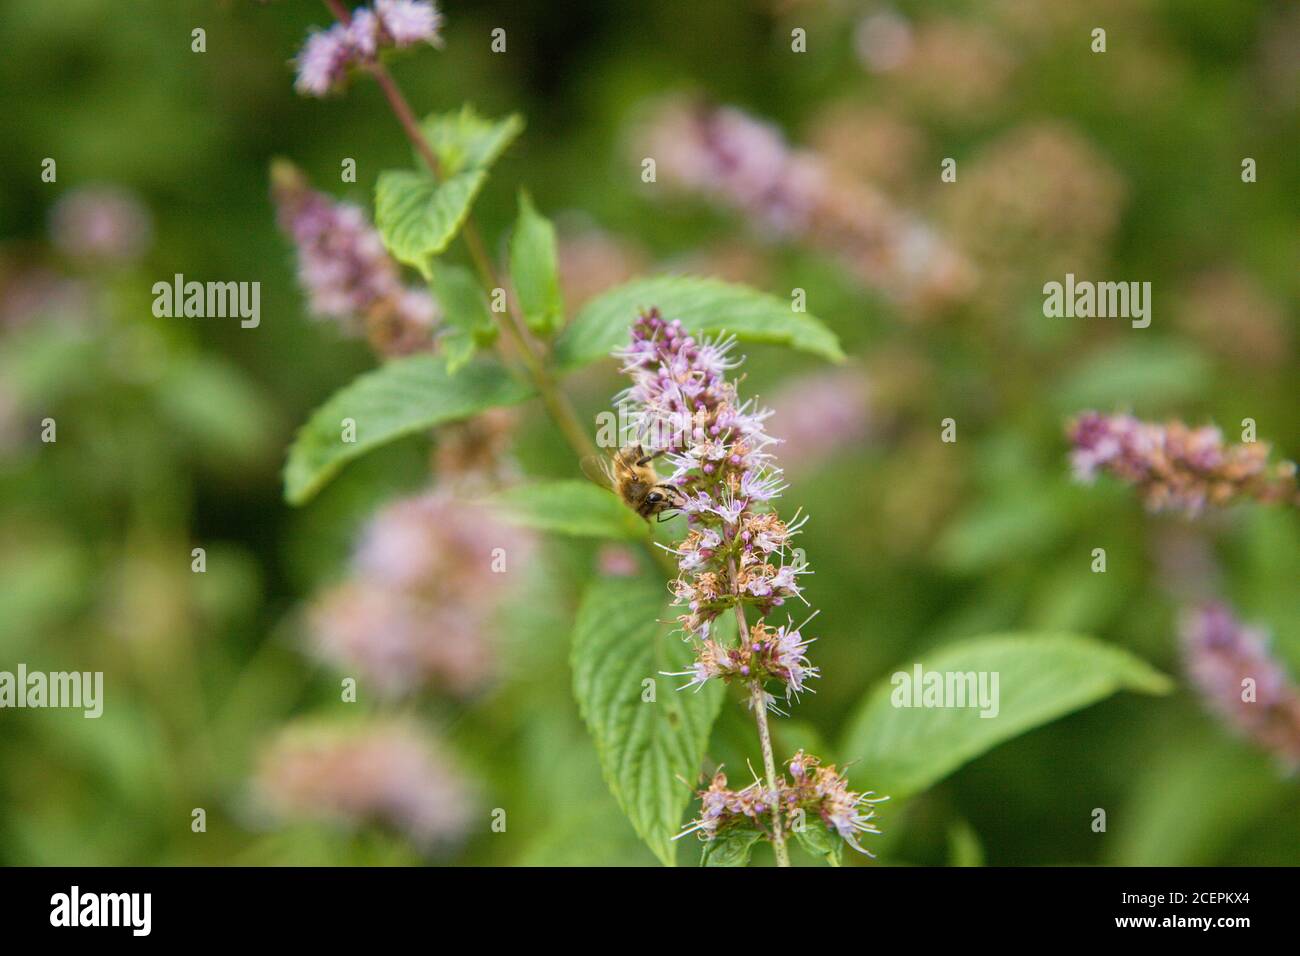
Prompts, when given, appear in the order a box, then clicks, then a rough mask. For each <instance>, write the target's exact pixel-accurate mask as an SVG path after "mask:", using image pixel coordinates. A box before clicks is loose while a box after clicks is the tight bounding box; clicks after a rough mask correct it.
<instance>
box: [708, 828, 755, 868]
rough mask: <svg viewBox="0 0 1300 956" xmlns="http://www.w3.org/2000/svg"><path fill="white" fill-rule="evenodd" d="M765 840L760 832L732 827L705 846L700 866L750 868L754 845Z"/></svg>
mask: <svg viewBox="0 0 1300 956" xmlns="http://www.w3.org/2000/svg"><path fill="white" fill-rule="evenodd" d="M761 839H763V833H762V831H760V830H754V829H751V828H749V827H732V828H731V829H729V830H723V831H722V832H721V833H719V834H718V835H717V836H715V837H714V838H713V839H712V840H708V841H706V842H705V844H704V852H703V853H702V854H701V855H700V866H748V865H749V855H750V853H752V852H753V850H754V844H755V843H757V842H758V841H759V840H761Z"/></svg>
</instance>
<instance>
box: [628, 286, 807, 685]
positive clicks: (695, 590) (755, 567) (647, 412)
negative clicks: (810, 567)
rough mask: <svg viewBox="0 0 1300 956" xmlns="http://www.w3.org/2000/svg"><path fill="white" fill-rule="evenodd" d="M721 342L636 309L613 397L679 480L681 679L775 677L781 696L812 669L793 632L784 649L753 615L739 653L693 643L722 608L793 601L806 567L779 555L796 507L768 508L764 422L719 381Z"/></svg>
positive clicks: (724, 363) (728, 362)
mask: <svg viewBox="0 0 1300 956" xmlns="http://www.w3.org/2000/svg"><path fill="white" fill-rule="evenodd" d="M733 345H734V342H733V341H732V340H729V339H724V340H721V341H700V340H697V339H696V338H695V337H693V336H691V335H690V334H688V333H687V332H686V330H685V328H684V327H683V326H682V325H681V323H680V322H676V321H667V320H665V319H664V318H663V317H662V316H661V315H660V314H659V312H658V311H657V310H651V311H650V312H647V313H644V314H643V315H642V316H641V317H640V318H639V319H638V320H637V322H636V323H635V324H634V325H633V327H632V334H631V341H630V342H629V344H628V345H627V347H626V348H623V349H621V350H620V351H619V352H618V353H617V356H618V357H619V358H620V359H621V360H622V367H623V370H624V372H626V373H628V374H629V375H630V376H631V378H632V384H631V385H630V386H629V387H628V388H627V389H626V390H624V391H623V392H622V393H621V394H620V395H619V396H617V399H616V400H617V401H619V402H620V403H625V404H629V405H630V409H628V411H629V414H628V416H627V417H628V418H629V419H630V420H631V422H632V423H633V429H634V438H635V439H636V440H638V441H640V442H641V443H642V444H643V445H644V446H645V447H647V448H656V449H662V450H664V451H666V452H667V455H666V456H665V457H666V459H667V460H668V462H669V464H670V465H671V467H673V469H674V472H673V475H672V479H671V480H672V481H673V482H674V483H675V484H676V485H677V487H679V488H680V489H681V494H682V498H681V504H680V509H679V510H681V511H682V512H683V513H684V514H685V515H686V517H687V524H688V528H689V531H688V533H687V536H686V537H685V538H684V539H683V540H682V541H681V542H680V543H679V544H678V545H677V547H675V548H672V549H670V551H671V553H673V554H674V555H676V557H677V567H678V577H677V580H676V581H675V582H674V584H673V587H672V590H673V594H674V595H675V597H676V603H677V605H678V606H679V607H681V608H683V609H684V611H685V613H683V614H682V615H681V616H680V617H679V618H678V621H679V623H680V624H681V625H682V627H683V628H684V630H685V631H686V632H687V634H688V636H691V637H693V638H695V639H696V640H697V641H698V642H699V648H698V649H699V655H700V657H699V659H700V661H701V662H703V666H702V667H700V668H698V669H696V670H694V671H692V672H690V673H689V675H684V676H691V677H692V678H693V680H692V682H691V683H692V684H694V685H697V684H699V683H700V682H701V681H703V680H708V679H712V678H722V679H725V680H731V679H743V680H747V681H752V680H757V681H759V682H763V681H767V680H774V681H780V682H781V683H782V684H784V685H785V687H786V693H787V697H789V696H791V695H792V694H797V693H799V692H800V691H802V690H803V689H804V681H805V680H806V679H807V678H808V677H812V676H815V675H816V670H815V668H811V667H810V666H809V665H808V662H807V659H806V657H804V655H803V648H804V647H805V646H806V644H805V643H803V642H801V641H800V640H799V639H798V636H797V632H796V634H795V638H794V641H795V644H797V645H798V646H797V647H796V646H794V645H792V644H791V643H790V638H788V637H786V636H785V635H786V632H785V631H784V630H781V629H778V630H777V631H774V632H773V631H770V630H769V629H766V628H765V626H764V625H763V624H762V622H761V620H760V622H759V623H757V624H754V625H753V627H752V630H753V636H754V640H753V641H752V642H751V643H754V644H757V645H758V648H757V650H754V651H747V652H745V653H743V654H737V653H732V652H731V651H728V650H727V649H725V648H721V647H719V646H718V645H717V644H716V643H715V642H712V641H708V640H705V635H706V628H707V626H708V625H709V623H710V622H712V621H713V620H715V619H716V618H717V617H718V616H719V615H721V614H723V613H724V612H727V611H734V610H735V609H737V608H740V609H742V613H743V608H746V607H753V608H756V609H757V610H758V612H759V615H760V618H761V617H762V616H763V615H766V614H767V613H768V612H770V611H771V610H772V609H773V608H776V607H780V606H782V605H783V604H784V602H785V601H786V599H787V598H791V597H799V598H802V589H801V588H800V587H799V585H798V584H797V581H796V578H797V576H798V575H799V574H802V573H806V571H805V568H804V567H803V566H802V565H799V566H795V562H794V561H793V560H786V558H787V557H788V556H790V553H789V550H788V549H789V547H790V540H791V538H792V537H793V536H794V535H795V534H797V533H798V531H799V528H800V527H801V526H802V524H803V521H804V520H806V519H800V518H799V517H798V516H797V515H796V519H795V521H794V523H793V524H787V523H786V522H784V521H782V520H781V518H780V516H779V515H778V514H777V513H776V512H775V511H772V510H770V507H771V503H772V502H773V501H775V500H776V499H777V498H778V497H779V496H780V494H781V492H782V491H784V490H785V487H786V486H785V482H784V481H783V480H782V477H781V469H780V468H779V467H777V466H776V464H775V463H774V462H773V460H772V456H771V455H770V454H769V453H768V452H767V451H766V450H765V449H767V448H768V447H770V446H771V445H772V444H773V443H774V440H773V439H772V438H771V437H770V436H768V435H767V434H766V432H765V431H764V423H765V421H766V420H767V418H768V415H769V413H768V412H767V410H765V409H762V408H759V407H758V406H757V405H756V404H755V403H754V402H753V401H752V400H750V401H741V400H740V399H739V397H738V396H737V394H736V385H735V383H734V382H731V381H729V380H728V379H727V378H726V373H727V372H729V371H730V370H731V369H733V368H735V367H736V366H737V365H738V364H739V362H738V361H736V360H735V359H734V358H733V357H732V355H731V349H732V347H733ZM683 423H685V425H684V427H671V426H673V425H682V424H683ZM656 442H657V443H656Z"/></svg>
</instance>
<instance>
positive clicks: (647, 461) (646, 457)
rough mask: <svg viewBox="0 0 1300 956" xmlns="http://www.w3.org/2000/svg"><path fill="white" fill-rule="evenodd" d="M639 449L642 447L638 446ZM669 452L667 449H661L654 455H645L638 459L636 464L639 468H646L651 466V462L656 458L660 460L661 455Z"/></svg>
mask: <svg viewBox="0 0 1300 956" xmlns="http://www.w3.org/2000/svg"><path fill="white" fill-rule="evenodd" d="M637 447H638V448H639V447H640V446H639V445H638V446H637ZM667 451H668V449H667V448H660V449H659V450H658V451H657V452H655V453H654V454H653V455H646V454H643V455H642V457H640V458H638V459H637V463H636V464H637V467H638V468H643V467H645V466H646V465H648V464H650V462H652V461H654V460H655V459H656V458H658V457H659V456H660V455H662V454H664V453H665V452H667Z"/></svg>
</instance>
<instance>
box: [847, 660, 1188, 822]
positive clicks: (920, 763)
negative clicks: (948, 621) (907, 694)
mask: <svg viewBox="0 0 1300 956" xmlns="http://www.w3.org/2000/svg"><path fill="white" fill-rule="evenodd" d="M917 663H923V666H924V670H925V672H939V673H940V674H946V673H960V674H965V673H968V672H972V673H974V674H976V675H978V674H980V673H981V672H985V673H989V674H997V675H998V694H997V697H996V701H997V713H996V716H992V717H982V716H980V714H981V709H980V708H979V707H978V706H967V707H947V708H941V707H902V706H895V704H894V701H893V697H894V695H895V694H896V693H900V692H901V691H902V689H903V688H902V687H901V686H898V684H901V681H900V682H895V680H894V678H893V676H891V678H889V679H887V680H885V681H882V682H881V683H880V684H878V685H877V686H876V687H875V688H874V689H873V690H872V691H871V693H870V694H868V696H867V698H866V701H865V702H864V703H863V705H862V706H861V708H860V709H859V711H858V713H857V716H856V717H854V719H853V720H852V722H851V724H850V726H849V730H848V733H847V735H846V737H845V741H846V742H845V745H844V746H843V747H842V748H841V753H842V754H844V756H845V757H846V758H847V759H848V760H861V761H862V762H863V765H864V773H865V774H866V775H867V776H868V777H869V780H870V786H871V789H873V790H875V791H877V792H878V793H881V794H885V795H889V796H895V797H901V796H908V795H911V794H914V793H917V792H919V791H921V790H924V789H926V788H928V787H930V786H933V785H934V784H935V783H938V782H939V781H940V780H942V779H943V778H944V777H946V776H947V775H948V774H950V773H952V771H954V770H956V769H957V768H958V767H960V766H961V765H962V764H964V763H966V762H968V761H970V760H973V759H974V758H975V757H978V756H979V755H980V754H982V753H984V752H985V751H988V750H991V749H992V748H994V747H996V746H997V745H998V744H1000V743H1002V742H1004V741H1007V740H1010V739H1011V738H1013V737H1016V736H1019V735H1020V734H1022V733H1025V732H1026V731H1029V730H1032V729H1034V728H1035V727H1039V726H1042V725H1043V724H1046V723H1050V722H1051V721H1053V720H1056V719H1057V718H1058V717H1063V716H1064V715H1066V714H1068V713H1071V712H1072V711H1075V710H1079V709H1081V708H1083V707H1086V706H1088V705H1089V704H1093V703H1096V702H1097V701H1099V700H1102V699H1104V698H1106V697H1109V696H1110V695H1111V694H1113V693H1115V692H1116V691H1119V690H1133V691H1138V692H1140V693H1145V694H1163V693H1166V692H1167V691H1168V690H1169V687H1170V682H1169V679H1168V678H1166V677H1165V676H1164V675H1163V674H1160V673H1159V672H1158V671H1156V670H1154V669H1153V668H1152V667H1151V666H1150V665H1148V664H1146V663H1145V662H1144V661H1142V660H1139V659H1138V658H1136V657H1134V656H1133V655H1132V654H1129V653H1128V652H1127V651H1123V650H1120V649H1119V648H1116V647H1111V646H1109V645H1106V644H1103V643H1101V642H1100V641H1097V640H1094V639H1092V638H1089V637H1081V636H1078V635H1071V634H1007V635H995V636H991V637H982V638H976V639H974V640H971V641H967V642H963V643H960V644H957V645H954V646H952V647H948V648H943V649H940V650H938V651H936V652H935V653H934V654H932V655H929V657H928V659H927V660H925V661H924V662H917ZM899 673H906V674H907V676H908V678H909V682H911V683H914V671H913V665H911V664H909V665H907V670H905V671H900V672H899ZM913 691H914V693H918V694H919V693H920V689H917V688H913Z"/></svg>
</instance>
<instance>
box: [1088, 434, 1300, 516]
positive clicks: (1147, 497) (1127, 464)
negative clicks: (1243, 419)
mask: <svg viewBox="0 0 1300 956" xmlns="http://www.w3.org/2000/svg"><path fill="white" fill-rule="evenodd" d="M1067 432H1068V434H1069V438H1070V443H1071V445H1072V446H1073V450H1072V451H1071V453H1070V461H1071V464H1072V465H1073V467H1074V473H1075V477H1076V478H1078V479H1079V480H1080V481H1084V482H1091V481H1093V480H1094V479H1095V478H1096V476H1097V475H1098V474H1108V475H1111V476H1113V477H1115V478H1118V479H1120V480H1121V481H1124V482H1127V483H1128V484H1131V485H1133V486H1135V487H1136V488H1137V489H1138V493H1139V494H1140V495H1141V497H1142V500H1143V502H1144V503H1145V504H1146V506H1147V508H1148V509H1149V510H1151V511H1181V512H1183V513H1184V514H1186V515H1188V516H1189V517H1195V516H1196V515H1198V514H1200V513H1201V512H1202V511H1203V510H1204V509H1205V508H1206V506H1225V505H1229V504H1233V503H1234V502H1237V501H1240V500H1243V499H1253V500H1255V501H1259V502H1262V503H1265V504H1274V503H1278V502H1284V503H1290V504H1293V505H1300V491H1297V488H1296V466H1295V463H1294V462H1290V461H1283V462H1280V463H1278V464H1276V465H1273V466H1270V465H1269V464H1268V457H1269V450H1270V446H1269V445H1268V443H1267V442H1249V443H1243V444H1228V443H1225V442H1224V440H1223V433H1222V432H1220V431H1219V429H1217V428H1215V427H1213V426H1209V425H1206V426H1203V427H1201V428H1189V427H1188V426H1187V425H1185V424H1183V423H1182V422H1180V421H1170V422H1167V423H1165V424H1163V425H1161V424H1156V423H1153V422H1144V421H1140V420H1139V419H1136V418H1134V417H1133V416H1131V415H1101V414H1099V413H1097V412H1093V411H1088V412H1084V413H1083V414H1081V415H1079V416H1078V417H1077V418H1076V419H1074V421H1072V422H1071V423H1070V425H1069V427H1068V429H1067Z"/></svg>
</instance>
